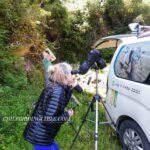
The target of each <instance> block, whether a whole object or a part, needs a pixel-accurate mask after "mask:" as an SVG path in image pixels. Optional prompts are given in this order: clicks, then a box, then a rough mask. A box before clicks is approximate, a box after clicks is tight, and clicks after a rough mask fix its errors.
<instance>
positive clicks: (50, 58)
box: [43, 51, 56, 61]
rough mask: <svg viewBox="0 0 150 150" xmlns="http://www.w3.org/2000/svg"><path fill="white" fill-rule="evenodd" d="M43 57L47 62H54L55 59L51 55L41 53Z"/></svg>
mask: <svg viewBox="0 0 150 150" xmlns="http://www.w3.org/2000/svg"><path fill="white" fill-rule="evenodd" d="M43 57H44V59H47V60H48V61H54V60H55V59H56V57H55V56H54V55H53V54H49V53H47V52H46V51H44V52H43Z"/></svg>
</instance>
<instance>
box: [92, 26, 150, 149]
mask: <svg viewBox="0 0 150 150" xmlns="http://www.w3.org/2000/svg"><path fill="white" fill-rule="evenodd" d="M146 28H148V27H146ZM134 29H135V28H134ZM139 29H140V28H139ZM139 29H138V31H137V35H135V34H130V35H115V36H109V37H105V38H102V39H100V40H99V41H97V42H96V43H95V45H94V47H96V48H98V49H101V48H106V47H107V48H108V47H116V51H115V54H114V56H113V59H112V61H111V64H110V69H109V74H108V85H107V86H108V87H107V88H108V89H107V96H106V107H107V109H108V111H109V113H110V115H111V117H112V119H113V122H114V123H115V125H114V127H115V128H116V131H117V132H118V134H119V136H120V139H121V142H122V145H123V150H150V31H147V32H141V33H139ZM107 118H108V120H109V122H111V120H110V119H109V117H108V116H107Z"/></svg>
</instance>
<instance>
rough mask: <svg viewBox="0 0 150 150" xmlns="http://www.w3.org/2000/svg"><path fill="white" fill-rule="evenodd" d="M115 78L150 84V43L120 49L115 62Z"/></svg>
mask: <svg viewBox="0 0 150 150" xmlns="http://www.w3.org/2000/svg"><path fill="white" fill-rule="evenodd" d="M114 71H115V75H116V76H117V77H120V78H123V79H127V80H132V81H136V82H140V83H144V84H150V42H148V41H147V42H141V43H135V44H130V45H125V46H123V47H121V49H120V51H119V53H118V56H117V58H116V60H115V64H114Z"/></svg>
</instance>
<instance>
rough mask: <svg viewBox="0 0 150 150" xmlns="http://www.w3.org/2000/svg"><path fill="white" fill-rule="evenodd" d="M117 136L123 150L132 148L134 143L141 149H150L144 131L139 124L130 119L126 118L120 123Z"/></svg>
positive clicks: (134, 145)
mask: <svg viewBox="0 0 150 150" xmlns="http://www.w3.org/2000/svg"><path fill="white" fill-rule="evenodd" d="M119 136H120V140H121V143H122V146H123V150H132V148H133V147H136V145H138V146H139V147H140V148H142V149H143V150H150V144H149V142H148V139H147V138H146V136H145V134H144V132H143V131H142V129H141V128H140V126H139V125H138V124H137V123H136V122H134V121H132V120H126V121H123V122H122V123H121V125H120V129H119ZM137 142H138V143H137ZM133 149H134V148H133Z"/></svg>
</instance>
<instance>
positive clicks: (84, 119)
mask: <svg viewBox="0 0 150 150" xmlns="http://www.w3.org/2000/svg"><path fill="white" fill-rule="evenodd" d="M92 104H93V100H92V102H91V103H90V105H89V107H88V109H87V112H86V114H85V116H84V117H83V120H82V122H81V125H80V127H79V129H78V131H77V133H76V135H75V138H74V139H73V141H72V144H71V146H70V148H69V150H71V149H72V147H73V145H74V143H75V141H76V139H77V137H78V136H79V133H80V131H81V129H82V126H83V124H84V122H85V121H86V118H87V116H88V113H89V111H90V109H91V105H92Z"/></svg>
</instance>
